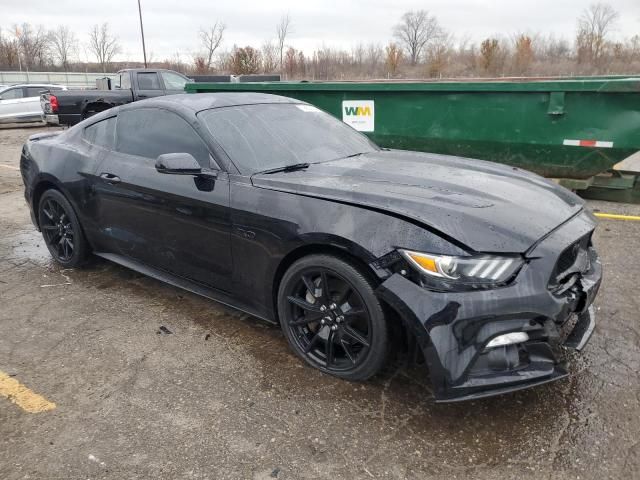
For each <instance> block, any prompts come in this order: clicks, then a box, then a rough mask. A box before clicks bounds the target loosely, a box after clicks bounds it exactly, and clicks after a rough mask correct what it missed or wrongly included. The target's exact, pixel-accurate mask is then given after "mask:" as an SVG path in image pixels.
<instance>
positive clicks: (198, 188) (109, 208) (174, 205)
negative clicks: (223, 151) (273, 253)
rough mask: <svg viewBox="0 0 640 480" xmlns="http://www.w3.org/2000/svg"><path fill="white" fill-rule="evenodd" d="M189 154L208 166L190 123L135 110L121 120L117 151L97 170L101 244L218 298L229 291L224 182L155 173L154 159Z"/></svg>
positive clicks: (204, 148) (225, 178) (152, 110)
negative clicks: (202, 287)
mask: <svg viewBox="0 0 640 480" xmlns="http://www.w3.org/2000/svg"><path fill="white" fill-rule="evenodd" d="M166 153H190V154H191V155H193V157H194V158H196V160H198V162H199V163H200V164H201V165H202V166H203V167H205V168H208V169H210V168H211V167H212V166H213V167H214V168H217V166H216V165H215V163H214V164H212V162H213V160H212V158H211V156H210V153H209V150H208V148H207V146H206V144H205V142H204V141H203V140H202V138H201V137H200V136H199V135H198V134H197V133H196V131H195V130H194V129H193V128H192V127H191V125H189V123H188V122H187V121H186V120H184V119H183V118H182V117H180V116H179V115H177V114H176V113H174V112H171V111H168V110H164V109H158V108H137V109H130V110H125V111H122V112H120V113H119V114H118V119H117V124H116V147H115V150H114V151H111V152H109V154H108V155H107V156H106V158H105V159H104V160H103V162H102V163H101V164H100V166H99V167H98V171H97V175H98V177H99V178H100V179H101V181H102V185H101V186H100V188H99V189H98V190H99V193H98V212H97V214H98V215H99V217H100V219H101V220H100V221H101V223H102V230H103V239H104V240H105V241H106V242H107V243H108V244H109V245H110V248H111V249H112V250H113V251H114V252H115V253H118V254H121V255H125V256H127V257H129V258H132V259H135V260H137V261H140V262H142V263H145V264H147V265H150V266H153V267H155V268H159V269H161V270H164V271H166V272H169V273H171V274H174V275H178V276H181V277H184V278H188V279H190V280H192V281H196V282H198V283H201V284H205V285H207V286H210V287H214V288H217V289H219V290H223V291H229V290H230V281H229V279H230V275H231V269H232V262H231V254H230V251H231V246H230V234H231V232H230V229H231V221H230V211H229V179H228V175H227V173H226V172H223V171H219V172H218V177H217V178H216V179H215V180H213V179H202V178H200V177H198V176H193V175H170V174H166V173H159V172H158V171H157V170H156V168H155V163H156V159H157V157H158V156H159V155H162V154H166Z"/></svg>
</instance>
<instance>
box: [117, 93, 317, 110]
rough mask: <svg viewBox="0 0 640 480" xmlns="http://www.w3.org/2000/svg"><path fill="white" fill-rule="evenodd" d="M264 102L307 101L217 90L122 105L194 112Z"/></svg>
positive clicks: (125, 106)
mask: <svg viewBox="0 0 640 480" xmlns="http://www.w3.org/2000/svg"><path fill="white" fill-rule="evenodd" d="M264 103H272V104H273V103H305V102H303V101H301V100H296V99H295V98H289V97H283V96H281V95H271V94H268V93H255V92H216V93H181V94H177V95H164V96H160V97H154V98H149V99H147V100H142V101H139V102H134V103H129V104H127V105H124V106H123V107H121V108H122V109H123V110H128V109H130V108H136V107H139V108H143V107H163V106H164V107H168V108H174V109H185V110H190V111H191V112H193V113H198V112H201V111H202V110H210V109H212V108H221V107H235V106H238V105H258V104H264Z"/></svg>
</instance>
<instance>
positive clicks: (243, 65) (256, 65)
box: [230, 46, 260, 75]
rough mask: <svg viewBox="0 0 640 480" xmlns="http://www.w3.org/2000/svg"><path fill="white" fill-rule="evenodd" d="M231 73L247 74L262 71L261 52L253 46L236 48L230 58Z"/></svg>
mask: <svg viewBox="0 0 640 480" xmlns="http://www.w3.org/2000/svg"><path fill="white" fill-rule="evenodd" d="M230 64H231V65H230V66H231V73H233V74H234V75H246V74H251V73H258V72H259V71H260V52H259V51H258V50H256V49H255V48H253V47H249V46H246V47H244V48H236V49H235V51H234V52H233V54H232V55H231V59H230Z"/></svg>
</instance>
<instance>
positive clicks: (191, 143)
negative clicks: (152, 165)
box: [116, 108, 210, 168]
mask: <svg viewBox="0 0 640 480" xmlns="http://www.w3.org/2000/svg"><path fill="white" fill-rule="evenodd" d="M116 150H117V151H119V152H122V153H128V154H130V155H138V156H141V157H147V158H152V159H154V160H155V159H156V158H158V156H159V155H162V154H164V153H190V154H191V155H193V157H194V158H195V159H196V160H197V161H198V163H200V165H202V166H203V167H206V168H209V167H210V159H209V149H208V148H207V146H206V145H205V143H204V142H203V141H202V139H201V138H200V137H199V136H198V134H197V133H196V131H195V130H194V129H193V128H192V127H191V126H190V125H189V124H188V123H187V122H186V121H185V120H183V119H182V118H180V117H179V116H178V115H176V114H175V113H173V112H169V111H167V110H161V109H157V108H139V109H137V110H128V111H124V112H120V113H119V114H118V123H117V126H116Z"/></svg>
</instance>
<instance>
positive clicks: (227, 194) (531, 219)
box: [21, 93, 601, 401]
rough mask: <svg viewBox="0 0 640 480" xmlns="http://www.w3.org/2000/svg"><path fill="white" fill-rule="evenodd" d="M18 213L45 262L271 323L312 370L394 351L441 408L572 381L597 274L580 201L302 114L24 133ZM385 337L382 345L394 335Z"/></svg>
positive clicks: (210, 107) (254, 111) (233, 98)
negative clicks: (565, 354)
mask: <svg viewBox="0 0 640 480" xmlns="http://www.w3.org/2000/svg"><path fill="white" fill-rule="evenodd" d="M21 172H22V177H23V180H24V184H25V197H26V199H27V202H28V203H29V205H30V207H31V212H32V218H33V222H34V224H35V226H36V227H37V228H38V229H40V230H41V231H42V233H43V236H44V239H45V242H46V244H47V246H48V248H49V251H50V252H51V255H52V256H53V257H54V258H55V259H56V260H57V261H58V262H59V263H60V264H61V265H63V266H65V267H77V266H79V265H81V264H82V263H83V262H84V261H85V260H86V259H87V257H88V256H89V254H90V253H93V254H95V255H98V256H101V257H104V258H106V259H109V260H112V261H114V262H117V263H119V264H122V265H125V266H127V267H130V268H132V269H135V270H137V271H140V272H142V273H145V274H147V275H150V276H152V277H155V278H158V279H161V280H163V281H166V282H168V283H171V284H173V285H177V286H179V287H182V288H185V289H187V290H190V291H192V292H195V293H198V294H201V295H204V296H206V297H210V298H213V299H216V300H218V301H220V302H223V303H226V304H229V305H232V306H234V307H236V308H239V309H241V310H244V311H246V312H249V313H251V314H253V315H256V316H258V317H261V318H263V319H265V320H268V321H271V322H279V323H280V325H281V327H282V329H283V331H284V333H285V335H286V337H287V340H288V341H289V343H290V345H291V347H292V348H293V350H295V352H296V353H297V354H298V355H299V356H300V357H301V358H302V359H304V360H305V361H306V362H308V363H309V364H310V365H312V366H314V367H316V368H319V369H320V370H322V371H324V372H327V373H330V374H333V375H336V376H338V377H341V378H345V379H349V380H364V379H367V378H369V377H371V376H372V375H374V374H375V373H376V372H378V371H379V370H380V368H381V367H382V365H383V363H384V362H385V358H386V356H387V354H388V353H389V350H390V346H391V345H392V344H393V345H395V344H396V343H395V342H392V341H391V337H392V334H391V333H394V332H397V331H399V332H400V333H401V334H403V335H404V337H403V338H408V339H412V341H413V342H414V344H415V345H418V346H419V347H420V349H421V351H422V352H423V354H424V358H425V359H426V363H427V365H428V368H429V372H430V378H431V381H432V382H433V386H434V393H435V397H436V400H439V401H452V400H461V399H467V398H478V397H481V396H487V395H493V394H497V393H503V392H508V391H513V390H517V389H520V388H525V387H530V386H533V385H538V384H542V383H546V382H549V381H552V380H556V379H559V378H561V377H564V376H566V375H567V372H566V370H565V368H564V367H563V363H562V362H561V360H560V358H561V356H559V354H558V353H559V349H560V346H562V345H564V346H569V347H573V348H576V349H578V350H579V349H581V348H582V347H583V346H584V345H585V343H586V342H587V341H588V339H589V337H590V336H591V333H592V332H593V329H594V326H595V321H594V317H593V308H592V307H591V304H592V302H593V299H594V296H595V295H596V292H597V290H598V287H599V285H600V279H601V266H600V262H599V260H598V257H597V255H596V253H595V250H594V249H593V247H592V244H591V235H592V233H593V230H594V227H595V222H594V219H593V217H592V216H591V215H590V214H589V213H588V212H587V211H586V210H585V209H584V206H583V202H582V201H581V200H580V199H579V198H578V197H576V196H575V195H573V194H572V193H570V192H569V191H567V190H565V189H563V188H561V187H559V186H557V185H555V184H553V183H552V182H549V181H547V180H545V179H543V178H540V177H538V176H536V175H533V174H530V173H526V172H523V171H520V170H518V169H514V168H511V167H507V166H503V165H497V164H493V163H490V162H483V161H478V160H468V159H463V158H457V157H449V156H443V155H432V154H423V153H414V152H406V151H392V150H386V149H381V148H379V147H377V146H376V145H374V144H373V143H371V142H370V141H369V140H368V139H367V138H366V137H364V136H363V135H361V134H360V133H358V132H356V131H354V130H352V129H351V128H350V127H348V126H347V125H345V124H343V123H342V122H340V121H338V120H336V119H334V118H333V117H331V116H330V115H328V114H326V113H323V112H321V111H320V110H318V109H316V108H315V107H312V106H310V105H308V104H305V103H302V102H299V101H296V100H293V99H289V98H284V97H278V96H272V95H262V94H252V93H238V94H235V93H219V94H200V95H175V96H170V97H160V98H156V99H150V100H145V101H141V102H136V103H134V104H130V105H125V106H122V107H118V108H113V109H111V110H108V111H105V112H102V113H100V114H98V115H96V116H94V117H91V118H90V119H88V120H85V121H83V122H82V123H80V124H78V125H76V126H75V127H73V128H71V129H69V130H67V131H65V132H63V133H61V134H37V135H33V136H32V137H31V138H30V139H29V141H28V142H27V143H26V144H25V146H24V148H23V151H22V158H21ZM396 336H397V335H395V333H394V335H393V337H394V338H395V337H396Z"/></svg>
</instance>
